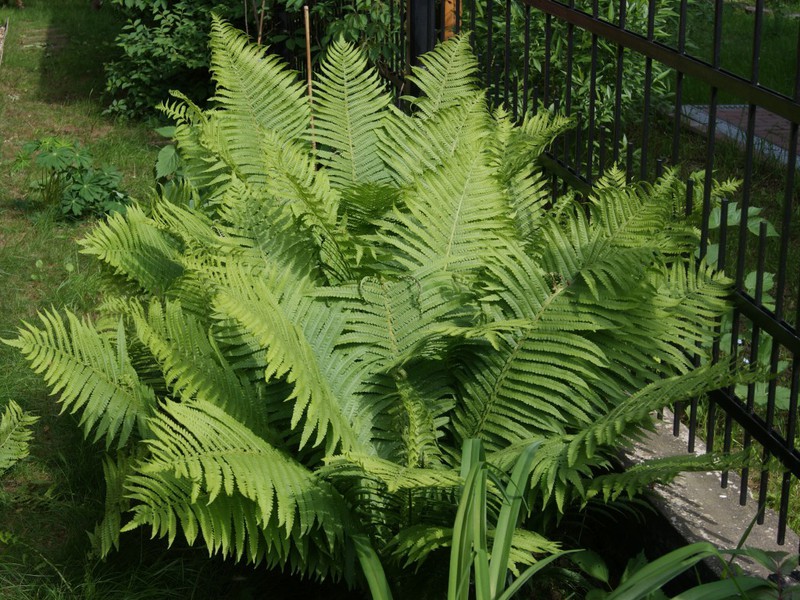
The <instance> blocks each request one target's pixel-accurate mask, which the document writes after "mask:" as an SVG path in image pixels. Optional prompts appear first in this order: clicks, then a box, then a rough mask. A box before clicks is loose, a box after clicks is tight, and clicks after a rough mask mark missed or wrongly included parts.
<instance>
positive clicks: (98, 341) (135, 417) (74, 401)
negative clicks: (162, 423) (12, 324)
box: [6, 311, 156, 448]
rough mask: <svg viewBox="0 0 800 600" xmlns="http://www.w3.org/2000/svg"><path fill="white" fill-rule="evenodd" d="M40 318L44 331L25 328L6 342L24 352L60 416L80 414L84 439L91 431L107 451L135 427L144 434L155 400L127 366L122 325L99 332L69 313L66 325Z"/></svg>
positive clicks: (121, 443)
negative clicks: (55, 401)
mask: <svg viewBox="0 0 800 600" xmlns="http://www.w3.org/2000/svg"><path fill="white" fill-rule="evenodd" d="M39 318H40V319H41V322H42V329H38V328H36V327H34V326H32V325H29V324H27V323H25V327H24V328H23V329H20V331H19V337H18V338H16V339H15V340H11V341H6V343H7V344H9V345H11V346H14V347H15V348H18V349H19V350H20V351H21V352H22V354H23V356H25V358H26V359H27V360H28V362H30V367H31V369H32V370H33V371H34V372H35V373H40V374H41V375H42V377H43V378H44V380H45V382H46V383H47V384H48V385H49V386H50V393H51V394H53V395H59V400H58V401H59V403H60V404H61V405H62V411H64V410H69V411H70V413H73V414H74V413H76V412H78V411H81V417H80V423H81V425H83V427H84V431H85V434H86V436H87V437H88V435H89V431H90V430H92V429H94V439H95V441H96V440H98V439H100V438H101V437H105V444H106V447H107V448H110V447H111V445H112V444H113V443H114V441H115V440H116V447H117V448H121V447H123V446H124V445H125V444H126V443H127V441H128V438H129V437H130V435H131V433H132V431H133V429H134V427H136V428H137V432H138V434H139V435H142V434H143V433H144V432H146V431H147V425H146V423H145V421H146V419H147V418H148V417H149V416H150V414H151V413H152V411H153V410H154V408H155V403H156V398H155V394H154V392H153V390H152V389H151V388H150V387H149V386H147V385H145V384H144V383H142V382H141V381H140V380H139V377H138V375H137V373H136V371H135V370H134V368H133V366H132V365H131V361H130V359H129V358H128V348H127V335H126V333H125V329H124V328H123V325H122V321H118V323H117V325H116V327H114V328H108V329H100V330H98V329H97V328H95V327H94V325H92V324H91V323H90V322H89V321H88V320H83V321H82V320H80V319H78V317H76V316H75V315H73V314H72V313H70V312H68V313H67V315H66V322H65V320H64V319H63V318H62V317H61V316H59V315H58V314H57V313H53V312H49V311H45V312H43V313H39Z"/></svg>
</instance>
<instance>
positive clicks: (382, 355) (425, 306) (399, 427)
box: [320, 275, 467, 466]
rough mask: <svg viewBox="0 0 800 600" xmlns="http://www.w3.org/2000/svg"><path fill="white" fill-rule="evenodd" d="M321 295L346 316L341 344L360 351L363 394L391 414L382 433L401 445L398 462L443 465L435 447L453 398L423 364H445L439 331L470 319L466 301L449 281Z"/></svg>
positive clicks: (436, 372) (438, 372)
mask: <svg viewBox="0 0 800 600" xmlns="http://www.w3.org/2000/svg"><path fill="white" fill-rule="evenodd" d="M320 295H321V296H323V297H328V298H332V299H335V300H336V301H337V302H338V303H339V304H341V306H342V307H343V308H344V309H345V314H346V315H347V316H346V324H345V327H344V333H343V335H342V336H341V337H340V340H339V343H340V344H342V345H344V346H346V347H357V348H363V352H362V353H361V356H362V360H363V361H364V363H365V364H366V365H368V368H369V372H370V373H372V379H370V380H369V381H368V382H367V387H366V390H365V393H370V392H373V393H374V394H375V395H376V396H377V397H381V398H382V399H383V401H388V402H387V404H388V405H389V406H391V408H389V409H388V411H384V414H385V416H387V417H388V419H387V420H386V425H384V426H383V430H384V431H385V432H386V433H387V434H389V433H390V432H393V433H394V434H397V435H399V437H400V438H401V439H402V441H403V442H402V447H403V448H404V450H403V452H402V455H403V457H402V459H401V460H405V461H407V462H406V463H405V464H407V465H409V466H416V465H426V464H430V461H434V462H438V461H440V460H441V456H440V451H439V449H438V444H437V440H438V439H439V437H441V436H442V435H443V433H442V427H443V426H444V425H445V424H446V423H447V421H448V419H447V417H446V416H445V415H446V413H447V411H448V409H449V408H450V407H451V406H452V400H451V399H450V397H451V396H452V394H453V391H452V390H451V388H450V386H449V382H448V379H447V377H444V376H443V366H439V365H437V364H436V362H434V363H432V364H427V363H425V362H423V361H421V360H420V359H422V358H427V359H434V358H436V356H437V354H438V355H439V357H440V358H444V356H445V354H446V350H447V346H448V344H449V343H450V342H451V341H450V340H449V339H448V338H447V337H445V336H442V335H441V329H440V326H441V325H442V324H444V323H446V322H448V321H450V320H453V319H456V318H458V317H463V316H465V310H464V305H465V304H466V301H467V299H466V298H464V297H463V296H462V295H460V294H459V293H458V291H457V290H456V289H455V288H454V287H453V283H452V281H451V280H450V279H449V277H447V276H446V275H444V276H442V275H439V276H436V277H433V276H431V277H428V278H426V279H423V280H422V281H416V280H412V279H408V278H404V279H401V280H399V281H394V282H393V281H388V280H384V279H378V278H369V279H364V280H363V281H362V282H361V283H359V284H358V285H352V286H347V287H340V288H334V289H332V290H325V291H323V292H321V293H320ZM410 361H414V363H415V364H408V363H409V362H410ZM398 458H399V457H398Z"/></svg>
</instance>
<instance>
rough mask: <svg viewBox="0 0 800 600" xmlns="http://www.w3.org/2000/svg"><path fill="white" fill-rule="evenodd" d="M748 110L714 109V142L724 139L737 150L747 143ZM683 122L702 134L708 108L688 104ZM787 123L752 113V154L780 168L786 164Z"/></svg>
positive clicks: (730, 106)
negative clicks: (715, 113) (760, 156)
mask: <svg viewBox="0 0 800 600" xmlns="http://www.w3.org/2000/svg"><path fill="white" fill-rule="evenodd" d="M748 111H749V107H748V105H746V104H723V105H720V106H718V107H717V119H716V133H717V138H718V139H720V138H728V139H732V140H734V141H736V142H737V143H739V144H740V145H741V146H744V145H745V141H746V140H747V117H748ZM682 112H683V118H684V121H685V122H686V124H687V125H688V126H689V127H691V128H692V129H694V130H696V131H699V132H701V133H706V131H707V128H708V123H709V118H710V117H709V107H708V106H707V105H701V104H688V105H686V106H684V107H683V110H682ZM790 129H791V123H790V122H789V121H788V120H787V119H785V118H783V117H780V116H778V115H776V114H773V113H771V112H769V111H768V110H765V109H763V108H758V109H756V121H755V136H756V137H755V151H756V152H758V153H760V154H762V155H764V156H767V157H770V158H773V159H775V160H777V161H779V162H780V163H782V164H786V163H787V162H788V160H789V145H790ZM796 156H797V158H796V165H797V168H800V152H798V153H797V155H796Z"/></svg>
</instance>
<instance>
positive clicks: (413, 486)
mask: <svg viewBox="0 0 800 600" xmlns="http://www.w3.org/2000/svg"><path fill="white" fill-rule="evenodd" d="M211 46H212V50H213V60H212V68H213V75H214V79H215V81H216V85H217V93H216V97H215V98H214V103H213V108H211V109H209V110H200V109H199V108H197V107H196V106H194V105H193V104H192V103H191V102H189V101H188V100H186V99H179V100H178V101H176V102H175V103H174V104H171V105H169V106H167V107H165V111H166V113H167V114H168V115H170V116H171V117H172V118H173V119H174V120H175V121H176V122H177V128H176V133H175V138H176V143H177V146H178V150H179V152H180V155H181V157H182V160H183V173H184V176H185V179H184V180H183V181H182V182H181V183H178V184H171V185H170V186H168V187H167V188H166V189H164V190H162V192H163V193H162V194H161V197H160V198H158V199H157V200H156V201H154V203H153V205H152V208H151V209H150V210H148V211H146V210H144V209H142V208H136V207H133V208H131V209H129V210H128V211H127V213H126V214H125V215H124V216H122V215H115V216H112V217H110V218H109V219H108V220H107V221H105V222H103V223H101V224H99V225H98V226H97V227H96V229H95V230H94V231H93V232H92V233H91V234H89V236H88V237H87V238H86V239H85V240H84V241H83V251H84V252H85V253H87V254H90V255H93V256H95V257H97V259H99V260H100V261H101V262H102V263H103V264H104V265H105V266H106V267H107V270H108V273H109V276H110V277H109V283H108V286H107V287H106V289H105V299H104V302H103V304H102V305H101V306H100V307H99V308H98V311H97V314H96V316H95V318H94V319H92V320H90V319H88V318H79V317H77V316H75V315H72V314H69V313H68V314H67V315H66V316H62V315H60V314H57V313H55V312H48V313H45V314H42V315H41V321H42V322H41V324H40V325H38V326H33V325H25V327H24V328H23V329H22V330H21V331H20V333H19V337H18V338H17V339H15V340H13V341H11V342H10V343H11V344H12V345H15V346H17V347H18V348H19V349H20V350H21V351H22V352H23V354H24V355H25V356H26V357H27V358H28V359H29V360H30V361H31V365H32V367H33V368H34V369H35V370H36V371H38V372H40V373H42V374H43V376H44V378H45V379H46V380H47V382H48V383H49V385H50V386H51V388H52V391H53V393H55V394H59V397H60V401H61V402H62V404H63V407H64V409H65V410H69V411H70V412H77V413H79V414H80V415H81V421H82V423H83V425H84V426H85V428H86V433H87V435H90V436H93V437H94V438H95V439H97V440H102V441H104V443H105V445H106V447H107V448H108V450H109V458H108V461H107V464H106V477H107V480H108V514H107V517H106V520H105V521H104V522H103V523H102V524H101V525H100V527H99V528H98V531H97V539H98V541H99V543H100V545H101V547H102V549H103V550H104V551H108V550H109V549H110V548H111V547H112V546H113V545H116V544H117V543H118V539H119V537H118V536H119V530H120V524H122V529H123V530H128V529H132V528H136V527H139V526H149V527H150V528H151V530H152V533H153V535H157V536H163V537H166V538H167V539H168V540H169V541H172V540H173V539H174V538H175V537H176V536H177V535H179V534H181V533H182V534H183V535H184V536H185V537H186V538H187V539H188V540H189V541H190V542H192V541H194V540H196V539H199V540H201V541H202V543H204V544H205V545H206V546H207V547H208V548H209V550H210V551H212V552H220V553H224V554H228V555H232V556H234V557H236V558H238V559H246V560H251V561H260V560H266V561H267V562H268V563H270V564H281V565H286V564H288V565H289V566H290V567H291V568H292V569H295V570H298V571H302V572H304V573H307V574H312V575H317V576H324V575H327V574H334V575H336V576H342V575H343V576H346V577H351V576H353V572H354V570H353V569H352V567H353V564H354V562H353V559H354V556H353V555H351V554H350V553H351V552H352V550H350V548H352V547H353V544H352V543H351V542H352V540H353V539H355V540H356V541H357V542H358V543H357V544H356V546H357V547H363V546H364V544H365V543H366V545H367V546H370V545H371V546H372V547H374V548H375V549H376V550H377V551H378V553H379V554H381V555H382V556H383V557H384V558H388V557H390V556H393V557H394V558H396V559H397V560H399V561H401V562H402V561H410V562H418V561H421V560H423V559H424V558H425V557H426V556H427V555H428V554H429V553H430V552H431V551H432V550H435V549H436V548H439V547H443V546H448V545H449V544H450V542H451V532H452V526H453V520H454V517H455V513H456V507H457V497H458V490H459V489H460V488H461V486H462V485H463V481H464V479H463V473H460V469H459V461H460V458H459V457H460V451H461V448H462V446H463V445H464V442H465V440H468V439H474V438H477V439H479V440H481V443H482V446H483V447H484V448H485V451H486V457H485V460H486V463H487V464H489V465H492V468H499V469H503V470H507V471H508V470H510V467H511V466H512V465H513V464H514V463H515V462H516V461H517V459H518V458H519V456H520V453H522V452H523V451H524V450H525V449H526V448H528V447H530V446H531V444H534V443H536V444H537V452H536V454H535V456H534V457H533V459H532V464H531V473H532V474H531V478H530V481H529V484H528V486H527V488H526V490H525V495H526V497H527V501H526V502H525V503H524V507H525V510H523V512H526V511H527V512H530V511H540V510H552V511H563V510H565V508H566V507H567V506H569V505H576V504H577V505H580V504H582V503H584V502H586V501H588V500H589V499H591V498H593V497H599V498H602V499H614V498H616V497H618V496H619V495H620V494H623V493H635V492H637V491H639V490H640V489H642V488H643V487H645V486H646V485H648V484H649V483H650V482H652V481H654V480H658V479H669V478H670V477H672V476H674V475H675V474H676V473H677V472H678V471H679V470H681V469H685V468H692V467H696V466H698V465H700V463H701V462H702V468H707V467H708V463H709V461H711V460H712V459H702V461H700V460H699V459H696V458H694V457H692V458H689V459H687V458H680V459H676V460H674V461H661V462H658V463H653V464H649V465H648V464H646V465H643V466H640V467H637V469H635V470H633V471H631V472H630V474H626V473H624V472H623V473H619V472H617V471H615V470H613V469H612V467H613V466H614V463H615V460H614V457H615V455H616V452H617V449H618V448H619V447H620V445H621V444H624V443H626V442H628V441H630V440H632V439H633V438H635V437H637V436H638V435H639V434H640V433H641V432H642V431H643V429H644V428H646V427H647V426H648V424H649V423H650V420H651V417H650V413H651V411H653V410H655V409H658V408H659V407H663V406H665V405H668V404H670V403H671V402H673V401H676V400H681V399H685V398H688V397H691V396H693V395H697V394H701V393H703V392H704V391H705V390H710V389H714V388H717V387H719V386H722V385H728V384H729V383H730V382H731V380H732V376H731V374H730V370H729V367H728V366H727V365H725V364H720V365H711V364H708V363H707V362H706V363H703V364H704V366H701V367H699V368H698V367H695V366H694V362H693V357H694V356H695V355H696V353H697V352H698V351H699V350H698V349H699V348H702V347H703V345H704V344H705V343H706V342H708V340H709V339H710V338H711V336H712V334H713V328H714V325H715V323H716V320H717V318H718V317H719V316H720V315H721V314H722V313H723V312H724V311H725V310H726V302H725V296H726V294H727V285H726V282H725V280H724V279H723V278H722V277H721V276H719V275H718V274H716V273H714V272H713V271H712V270H711V269H709V268H707V267H706V266H705V265H703V264H696V263H695V261H694V259H692V258H691V257H692V256H693V250H694V247H695V245H696V244H697V241H698V237H699V234H698V232H697V230H696V229H695V228H694V227H693V226H692V225H691V224H690V223H688V222H686V221H684V220H683V219H682V217H678V216H676V215H682V214H683V212H684V211H683V207H682V202H683V198H684V197H685V188H684V186H683V184H682V183H681V182H680V181H679V180H678V179H677V178H676V177H675V176H673V175H671V174H668V175H667V176H665V177H664V178H663V179H661V180H660V181H659V182H658V183H656V184H655V185H654V186H650V185H644V184H642V185H627V184H626V182H625V177H624V175H623V174H622V173H621V172H619V171H614V170H612V171H611V172H609V173H608V174H607V175H606V176H605V177H604V178H602V179H601V180H600V181H599V182H598V184H597V186H596V189H595V192H594V193H593V194H592V195H591V196H589V197H588V198H585V199H578V198H577V197H576V196H575V195H574V194H566V195H563V196H560V197H557V198H556V197H554V196H553V194H552V191H551V189H550V187H549V185H548V184H547V181H548V179H547V177H546V176H545V175H544V174H543V173H542V171H541V169H540V167H539V166H538V163H537V157H538V156H539V155H540V153H541V152H542V151H543V149H544V148H545V147H546V146H547V145H548V144H549V143H550V142H551V141H552V139H553V138H554V137H555V136H556V135H558V134H559V133H560V132H561V131H563V130H564V129H565V128H566V127H568V126H569V123H568V120H567V119H565V118H562V117H558V116H553V115H550V114H548V113H547V112H539V113H537V114H531V115H527V116H526V117H525V118H524V120H523V121H522V123H521V124H515V123H514V122H513V121H512V119H511V118H510V116H509V115H508V114H506V113H505V112H504V111H503V110H502V109H496V110H491V109H490V108H489V106H488V103H487V100H486V98H485V94H484V92H483V91H482V90H481V89H480V88H479V87H478V84H477V80H476V78H475V74H476V70H477V64H476V61H475V59H474V57H473V56H472V55H471V53H470V50H469V45H468V37H466V36H462V37H457V38H454V39H451V40H450V41H448V42H445V43H443V44H441V45H440V46H439V47H438V48H437V49H436V50H435V51H434V52H432V53H430V54H428V55H426V56H425V57H424V58H423V65H422V66H421V67H419V68H417V69H415V70H414V73H413V75H412V77H411V79H412V80H413V82H414V84H415V85H416V87H417V88H418V89H419V90H420V92H421V93H420V96H419V97H418V98H414V99H410V100H408V102H409V103H410V105H411V110H410V111H409V113H406V112H403V111H401V110H399V109H397V108H396V107H395V105H394V102H393V98H392V96H391V95H390V94H389V93H388V91H387V89H386V86H385V84H384V82H382V81H381V79H380V78H379V76H378V74H377V72H376V71H375V70H374V69H372V68H371V67H370V66H369V65H368V64H367V61H366V60H365V58H364V56H362V54H361V53H360V52H359V51H358V50H357V49H355V48H354V47H352V46H350V45H348V44H346V43H343V42H338V43H334V44H332V46H331V47H330V49H329V51H328V53H327V56H326V58H325V59H324V60H323V61H322V63H321V65H320V67H319V72H318V73H317V75H316V79H315V84H314V85H315V90H314V98H313V102H309V100H308V98H307V96H306V93H305V87H304V85H303V83H301V82H300V81H298V79H297V78H296V76H295V74H294V73H292V72H290V71H289V70H287V69H286V68H285V67H284V66H283V65H282V64H281V62H280V60H279V59H278V58H276V57H275V56H271V55H269V54H267V53H266V51H265V50H263V49H262V48H258V47H254V46H251V45H249V44H248V43H247V41H246V40H245V39H244V37H243V36H242V35H241V34H239V33H237V32H236V31H235V30H234V29H232V28H231V27H229V26H228V25H226V24H224V23H222V22H221V21H219V20H217V21H215V22H214V25H213V32H212V40H211ZM579 200H580V201H579ZM487 493H488V494H489V496H490V498H491V497H494V498H495V499H498V498H499V497H500V494H501V491H500V490H499V489H498V488H497V486H494V485H489V486H488V489H487ZM496 505H498V503H496V502H495V503H493V502H491V501H490V502H489V510H492V506H496ZM120 515H122V516H120ZM492 522H493V521H492ZM487 535H489V537H491V536H492V532H491V531H490V532H488V534H487ZM557 550H558V544H557V543H555V542H553V541H551V540H549V539H547V538H545V537H544V536H543V535H542V532H539V533H535V532H530V531H528V532H526V531H522V530H518V532H517V534H516V535H515V536H514V543H513V545H512V548H511V550H510V554H509V556H510V562H511V565H512V566H513V564H514V563H532V562H534V561H535V560H536V557H537V556H542V555H546V554H550V553H553V552H555V551H557ZM351 571H352V572H351Z"/></svg>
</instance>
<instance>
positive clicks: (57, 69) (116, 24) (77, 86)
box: [22, 0, 124, 104]
mask: <svg viewBox="0 0 800 600" xmlns="http://www.w3.org/2000/svg"><path fill="white" fill-rule="evenodd" d="M31 4H32V5H33V6H31V9H32V10H40V11H47V13H49V14H48V19H47V21H46V23H47V24H46V26H45V27H38V28H32V29H31V30H30V31H28V32H24V33H23V34H22V35H23V37H22V44H23V47H24V46H25V45H26V44H30V45H34V46H36V45H39V46H40V47H41V48H42V50H43V52H42V55H41V63H40V66H39V86H38V94H37V95H38V96H39V98H40V99H41V100H44V101H46V102H50V103H58V104H64V103H71V102H74V101H80V100H87V99H99V98H100V96H101V95H102V93H103V89H104V87H105V75H104V70H103V64H104V63H105V62H107V61H108V60H109V59H111V58H113V57H114V55H115V54H116V48H115V46H114V38H115V37H116V35H117V34H118V33H119V31H120V30H121V29H122V26H123V24H124V19H123V18H122V16H121V15H120V14H119V13H118V12H116V11H114V10H113V9H112V8H111V7H110V6H106V7H105V8H103V9H100V10H96V9H94V8H92V3H91V2H90V1H89V0H58V2H52V1H51V2H45V1H42V0H40V1H39V2H36V3H33V2H31ZM26 10H28V9H26ZM43 22H45V21H43ZM64 73H69V74H70V76H69V77H64V76H63V74H64Z"/></svg>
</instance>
